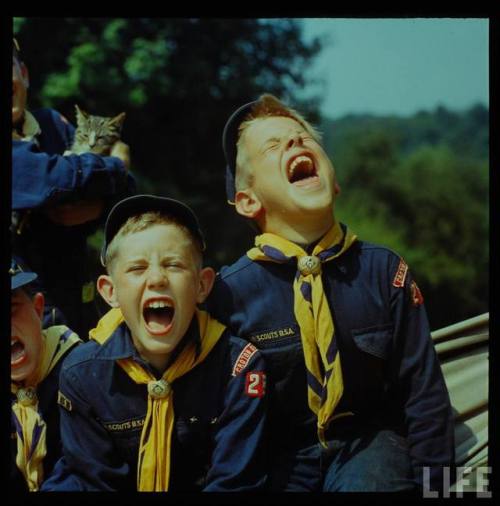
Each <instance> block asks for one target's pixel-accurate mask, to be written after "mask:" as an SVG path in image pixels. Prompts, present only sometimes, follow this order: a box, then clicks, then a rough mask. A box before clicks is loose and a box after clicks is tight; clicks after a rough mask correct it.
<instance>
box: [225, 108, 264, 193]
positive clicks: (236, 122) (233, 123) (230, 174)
mask: <svg viewBox="0 0 500 506" xmlns="http://www.w3.org/2000/svg"><path fill="white" fill-rule="evenodd" d="M256 103H257V101H256V100H254V101H253V102H249V103H248V104H245V105H242V106H241V107H239V108H238V109H236V111H235V112H233V114H232V115H231V116H230V117H229V119H228V120H227V122H226V125H225V127H224V131H223V132H222V149H223V151H224V156H225V157H226V163H227V165H226V194H227V199H228V201H229V202H230V203H234V196H235V193H236V189H235V172H236V153H237V149H236V145H237V143H238V132H239V131H238V129H239V127H240V124H241V123H242V122H243V120H244V119H245V117H246V116H247V115H248V114H249V113H250V112H251V110H252V109H253V107H254V106H255V104H256Z"/></svg>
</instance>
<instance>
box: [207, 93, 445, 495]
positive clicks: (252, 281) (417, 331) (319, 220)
mask: <svg viewBox="0 0 500 506" xmlns="http://www.w3.org/2000/svg"><path fill="white" fill-rule="evenodd" d="M223 149H224V154H225V157H226V162H227V167H226V190H227V196H228V201H229V203H231V204H233V205H234V206H235V209H236V211H237V212H238V214H240V215H241V216H243V217H245V218H246V219H247V220H249V221H250V222H251V223H252V225H253V226H254V228H256V229H258V235H257V236H256V238H255V247H254V248H252V249H251V250H250V251H248V252H247V254H246V255H244V256H243V257H241V258H240V259H239V260H237V261H236V262H235V263H234V264H233V265H231V266H228V267H223V268H222V269H221V271H220V275H219V276H218V277H217V280H216V282H215V286H214V290H213V292H212V293H211V295H210V297H209V299H208V305H207V308H208V310H209V311H210V313H211V314H213V315H214V316H215V317H216V318H218V319H219V320H220V321H221V322H223V323H224V324H226V325H227V326H228V327H229V328H230V329H231V330H232V331H233V332H234V333H235V334H237V335H239V336H240V337H242V338H244V339H247V340H248V341H249V342H251V343H253V344H255V345H256V347H258V348H259V349H260V351H261V352H262V354H263V355H264V357H265V359H266V364H267V367H268V373H269V406H270V410H269V425H270V429H269V433H270V444H271V448H270V455H271V459H270V463H269V480H268V483H267V487H268V488H269V489H270V490H273V491H283V490H284V491H403V490H412V489H414V487H415V486H420V485H422V483H423V480H424V472H425V471H426V472H427V473H428V474H427V477H428V479H429V480H430V483H431V487H432V488H433V490H437V489H440V488H442V486H443V479H442V477H443V472H444V471H443V470H444V468H445V467H446V466H450V465H451V464H452V462H453V455H454V444H453V429H454V425H453V415H452V411H451V406H450V401H449V397H448V392H447V389H446V385H445V383H444V380H443V375H442V372H441V369H440V365H439V362H438V360H437V357H436V353H435V351H434V348H433V344H432V340H431V337H430V331H429V325H428V321H427V316H426V313H425V309H424V305H423V298H422V295H421V293H420V291H419V289H418V286H417V285H416V283H415V281H414V280H413V278H412V275H411V273H410V271H409V269H408V266H407V265H406V263H405V262H404V261H403V259H401V258H400V257H399V256H398V255H397V254H395V253H394V252H392V251H390V250H388V249H387V248H384V247H381V246H377V245H374V244H369V243H366V242H364V241H361V240H358V239H357V238H356V236H355V235H354V234H353V233H352V232H351V231H350V230H349V229H348V228H347V227H346V226H345V225H343V224H341V223H340V222H339V221H338V220H337V219H336V216H335V213H334V204H335V200H336V197H337V195H338V194H339V191H340V188H339V185H338V183H337V178H336V174H335V170H334V167H333V165H332V163H331V161H330V160H329V158H328V156H327V155H326V153H325V151H324V150H323V148H322V147H321V145H320V143H319V136H318V134H317V132H316V131H315V130H314V128H313V127H312V126H311V125H310V124H309V123H308V122H307V121H306V120H305V118H304V117H303V116H302V115H300V114H299V113H298V112H297V111H294V110H293V109H291V108H289V107H287V106H286V105H285V104H283V103H282V102H281V101H280V100H278V99H277V98H276V97H273V96H272V95H263V96H262V97H260V99H258V100H256V101H254V102H250V103H248V104H245V105H243V106H242V107H240V108H239V109H237V110H236V111H235V112H234V113H233V114H232V116H231V117H230V118H229V120H228V121H227V123H226V126H225V128H224V132H223Z"/></svg>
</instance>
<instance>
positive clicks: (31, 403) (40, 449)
mask: <svg viewBox="0 0 500 506" xmlns="http://www.w3.org/2000/svg"><path fill="white" fill-rule="evenodd" d="M42 335H43V350H42V356H41V357H40V364H39V366H38V370H37V373H36V378H35V379H34V381H33V382H32V384H30V385H19V384H17V383H11V385H10V390H11V392H12V393H13V394H14V395H15V396H16V400H15V401H14V402H13V403H12V412H13V414H14V425H15V429H16V438H17V454H16V465H17V467H18V468H19V469H20V471H21V472H22V474H23V476H24V478H25V480H26V483H27V484H28V489H29V491H30V492H36V491H37V490H39V488H40V485H41V483H42V481H43V459H44V457H45V455H46V454H47V446H46V437H47V426H46V424H45V421H44V420H43V419H42V417H41V415H40V411H39V409H38V397H37V395H36V387H37V385H38V384H39V383H41V382H42V381H43V380H44V379H45V378H46V377H47V376H48V374H49V373H50V371H52V369H53V368H54V366H55V365H56V364H57V363H58V362H59V360H60V359H61V358H62V357H63V356H64V355H65V353H66V352H67V351H68V350H69V349H70V348H72V347H73V346H75V345H76V344H77V343H79V342H80V338H79V337H78V336H77V335H76V334H75V333H74V332H72V331H71V330H70V329H68V327H65V326H64V325H56V326H53V327H49V328H48V329H46V330H44V331H43V332H42Z"/></svg>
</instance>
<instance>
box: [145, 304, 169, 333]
mask: <svg viewBox="0 0 500 506" xmlns="http://www.w3.org/2000/svg"><path fill="white" fill-rule="evenodd" d="M173 317H174V308H173V307H162V308H146V309H145V310H144V320H145V322H146V325H147V326H148V327H149V329H150V330H151V331H153V332H155V333H162V332H167V331H168V330H169V329H170V325H171V323H172V319H173Z"/></svg>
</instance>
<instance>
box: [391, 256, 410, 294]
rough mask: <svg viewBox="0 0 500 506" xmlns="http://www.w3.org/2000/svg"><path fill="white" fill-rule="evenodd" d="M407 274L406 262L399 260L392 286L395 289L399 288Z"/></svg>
mask: <svg viewBox="0 0 500 506" xmlns="http://www.w3.org/2000/svg"><path fill="white" fill-rule="evenodd" d="M407 273H408V265H406V262H405V261H404V260H403V259H402V258H401V259H400V260H399V265H398V270H397V271H396V275H395V276H394V279H393V280H392V285H393V286H395V287H396V288H401V287H403V286H404V284H405V279H406V274H407Z"/></svg>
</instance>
